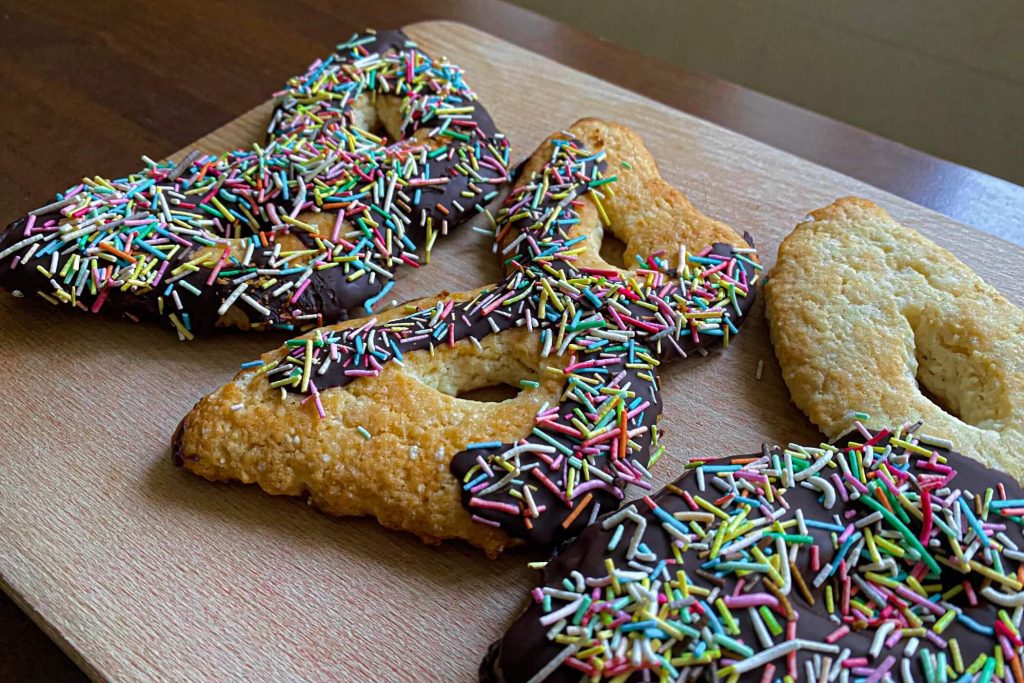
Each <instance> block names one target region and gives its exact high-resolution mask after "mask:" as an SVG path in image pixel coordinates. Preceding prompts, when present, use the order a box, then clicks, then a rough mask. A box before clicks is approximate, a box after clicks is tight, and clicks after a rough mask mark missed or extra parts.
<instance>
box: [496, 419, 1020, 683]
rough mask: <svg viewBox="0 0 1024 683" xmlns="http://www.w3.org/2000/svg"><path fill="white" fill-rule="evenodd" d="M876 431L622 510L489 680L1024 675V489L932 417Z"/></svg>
mask: <svg viewBox="0 0 1024 683" xmlns="http://www.w3.org/2000/svg"><path fill="white" fill-rule="evenodd" d="M861 429H862V431H860V432H854V433H852V434H850V435H847V436H846V437H844V438H842V439H840V440H839V441H838V442H837V444H836V445H835V446H828V445H822V446H820V447H800V446H795V445H790V446H788V447H772V448H768V447H765V448H764V450H763V451H762V452H761V453H754V454H752V455H749V456H737V457H734V458H723V459H718V460H716V459H702V460H700V461H699V462H696V463H691V465H690V466H688V467H689V469H688V471H687V472H686V473H685V474H684V475H683V476H682V477H681V478H679V479H678V480H677V481H675V482H674V483H673V484H672V485H670V486H668V487H666V488H665V489H664V490H662V491H661V492H659V493H658V494H657V495H655V496H653V497H650V498H644V499H643V500H642V501H637V502H635V503H633V504H631V505H629V506H627V507H624V508H623V509H622V510H620V511H619V512H617V513H614V514H612V515H608V516H605V517H604V518H603V519H601V520H599V521H598V523H596V524H594V525H592V526H590V527H589V528H587V529H586V530H585V531H584V532H583V533H582V534H581V535H580V536H579V538H578V539H576V540H575V541H574V542H572V543H571V544H569V545H568V546H566V547H564V548H563V549H562V550H561V551H560V552H559V553H558V554H556V555H555V556H554V557H553V558H552V559H551V560H550V561H549V562H548V564H547V566H546V567H545V569H544V576H543V580H542V583H541V585H540V586H538V587H537V588H535V589H534V590H533V591H532V600H531V603H530V605H529V607H528V608H527V609H526V611H525V612H524V613H523V614H522V616H520V617H519V618H518V619H517V620H516V622H515V623H514V624H513V625H512V627H511V628H510V629H509V631H508V632H507V634H506V635H505V637H504V638H502V640H500V641H498V642H497V643H495V644H494V645H493V646H492V647H491V649H490V651H489V653H488V655H487V657H486V659H485V661H484V662H483V664H482V666H481V669H480V677H481V680H482V681H502V682H506V683H514V682H516V681H542V680H543V681H566V682H568V681H581V680H606V679H607V680H611V679H614V680H623V681H626V680H628V681H641V680H663V679H666V678H667V679H669V680H723V681H726V680H729V681H732V680H739V681H764V680H767V681H776V680H783V679H784V678H785V677H786V676H789V677H790V678H791V679H792V680H801V681H804V680H808V681H819V680H872V681H881V680H887V679H888V680H894V681H896V680H898V681H903V682H906V683H910V682H912V681H926V680H968V681H975V680H1008V681H1009V680H1019V679H1020V676H1021V656H1022V648H1021V646H1022V641H1021V638H1020V625H1021V618H1022V611H1024V607H1022V605H1024V592H1022V586H1021V581H1022V574H1024V569H1022V567H1024V552H1022V551H1021V546H1022V544H1024V535H1022V533H1021V530H1022V521H1024V520H1022V517H1021V515H1022V513H1024V490H1022V489H1021V487H1020V486H1019V485H1018V483H1017V482H1015V481H1014V480H1013V479H1012V478H1010V477H1009V476H1007V475H1005V474H1003V473H1001V472H997V471H994V470H990V469H988V468H985V467H984V466H982V465H981V464H979V463H978V462H976V461H973V460H971V459H968V458H965V457H963V456H961V455H959V454H957V453H955V452H953V451H951V450H950V449H949V444H946V443H943V442H942V440H937V439H930V438H929V437H927V436H924V435H923V434H922V429H921V426H920V425H919V424H918V425H911V426H909V427H901V428H898V429H896V430H894V431H890V430H882V431H881V432H868V431H867V430H863V428H861ZM779 558H783V561H779Z"/></svg>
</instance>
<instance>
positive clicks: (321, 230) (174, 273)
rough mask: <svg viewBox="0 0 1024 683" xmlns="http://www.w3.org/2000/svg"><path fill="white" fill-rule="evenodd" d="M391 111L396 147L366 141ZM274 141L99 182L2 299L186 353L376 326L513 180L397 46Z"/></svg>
mask: <svg viewBox="0 0 1024 683" xmlns="http://www.w3.org/2000/svg"><path fill="white" fill-rule="evenodd" d="M378 50H379V51H378ZM378 99H379V100H381V101H384V100H387V101H388V102H391V103H392V105H393V107H394V111H395V112H397V115H400V116H401V117H402V121H401V125H399V126H398V127H397V131H398V134H399V135H400V139H398V140H397V141H396V142H395V141H392V142H389V141H388V140H387V139H386V136H384V137H382V136H380V135H377V134H376V133H374V132H373V131H370V130H364V129H363V128H361V127H360V126H359V125H358V124H359V122H360V121H362V120H363V119H365V120H368V121H371V122H372V120H373V118H374V117H379V116H380V114H379V112H378V111H377V110H378V109H379V106H380V104H379V102H378V101H377V100H378ZM359 117H362V118H361V119H359ZM357 119H359V120H358V121H357ZM314 124H315V125H314ZM271 128H272V131H271V132H272V134H271V135H270V137H269V138H268V141H267V143H266V145H265V146H263V147H259V146H255V145H254V147H253V149H251V150H244V149H243V150H235V151H232V152H228V153H225V154H223V155H220V156H212V155H199V154H198V153H193V154H190V155H187V156H186V157H185V158H184V159H182V160H180V161H179V162H178V163H171V162H164V163H156V162H152V161H150V160H148V159H146V163H147V165H146V167H145V168H144V169H142V170H140V171H138V172H137V173H134V174H132V175H129V176H127V177H124V178H118V179H114V180H107V179H103V178H86V179H85V180H83V182H82V184H80V185H76V186H74V187H72V188H70V189H68V190H67V191H66V192H64V193H61V194H59V195H58V196H57V198H56V201H55V202H53V203H51V204H49V205H47V206H45V207H42V208H41V209H38V210H35V211H33V212H31V213H30V214H29V215H27V216H25V217H23V218H21V219H19V220H17V221H15V222H14V223H12V224H11V225H10V226H8V228H7V229H6V230H5V231H4V232H3V233H2V234H0V286H3V287H5V288H7V289H9V290H12V291H16V292H20V293H27V294H38V295H39V296H40V297H42V298H44V299H46V300H48V301H50V302H51V303H54V304H67V305H71V306H74V307H76V308H79V309H82V310H85V311H90V312H94V313H95V312H99V311H100V310H101V309H107V310H111V309H114V310H118V311H120V312H123V313H125V314H127V315H129V316H131V317H132V318H136V319H138V318H154V319H164V320H166V321H168V322H169V323H170V324H171V325H172V326H173V327H174V329H175V330H176V331H177V332H178V334H179V336H181V337H182V338H191V337H192V336H193V334H194V333H196V332H198V331H202V330H205V329H208V328H211V327H214V326H233V327H240V328H243V329H265V328H271V327H274V328H281V329H289V330H291V329H308V328H310V327H313V326H316V325H322V324H325V323H330V322H336V321H339V320H344V319H346V318H348V317H349V316H351V315H359V314H362V313H365V312H371V311H372V306H373V304H375V303H376V302H377V301H379V300H380V299H381V298H382V297H383V296H384V295H385V294H386V293H387V291H388V290H389V289H390V288H391V287H392V286H393V284H394V278H395V271H396V269H397V268H399V267H400V266H401V265H411V266H413V267H418V265H419V263H418V260H419V257H418V256H417V253H416V252H417V249H419V248H420V247H421V246H425V247H426V250H427V252H428V253H429V249H430V246H431V245H432V244H433V242H434V240H435V239H436V238H437V237H438V236H439V235H443V234H446V233H447V232H448V230H449V228H450V227H452V226H455V225H457V224H459V223H461V222H463V221H464V220H465V219H466V218H467V217H468V216H470V215H471V214H474V213H476V212H478V211H481V210H483V209H484V207H485V206H486V205H487V203H488V202H490V201H491V200H492V199H494V198H495V197H496V196H497V192H498V190H497V188H498V187H499V186H500V185H501V184H503V183H505V182H506V180H507V165H508V162H509V158H508V145H507V142H506V141H505V139H504V137H503V136H502V135H501V134H500V133H498V132H497V130H496V129H495V127H494V124H493V122H492V121H491V119H490V117H489V116H488V115H487V113H486V112H485V111H484V110H483V108H482V107H481V106H480V105H479V103H477V102H476V98H475V95H474V94H473V93H472V91H470V90H469V89H468V88H467V87H466V86H465V84H464V83H463V81H462V76H461V71H460V70H459V69H458V68H457V67H453V66H451V65H449V64H447V63H446V62H443V61H435V60H433V59H431V58H430V57H429V56H428V55H426V54H425V53H423V52H422V51H420V50H418V49H417V48H416V47H415V46H414V45H412V44H410V43H408V41H407V40H406V39H405V37H404V36H403V35H402V34H401V33H398V32H390V33H387V34H381V35H380V36H375V35H373V34H371V35H368V36H356V37H354V38H353V39H352V40H350V41H349V42H347V43H344V44H342V45H340V46H339V47H338V51H337V52H335V53H334V54H333V55H332V56H331V57H330V58H328V60H323V61H318V62H317V63H316V64H314V65H313V67H311V68H310V70H309V71H308V72H307V73H306V74H305V75H304V76H300V77H296V78H295V79H293V80H292V81H290V82H289V87H288V89H286V91H285V92H284V94H282V96H281V99H280V102H279V104H278V107H277V109H276V110H275V114H274V118H273V122H272V125H271Z"/></svg>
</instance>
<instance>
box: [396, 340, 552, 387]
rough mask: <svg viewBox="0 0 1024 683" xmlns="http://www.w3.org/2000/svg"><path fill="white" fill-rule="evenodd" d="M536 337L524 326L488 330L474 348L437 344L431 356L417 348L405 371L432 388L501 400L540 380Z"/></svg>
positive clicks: (462, 345)
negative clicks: (506, 329)
mask: <svg viewBox="0 0 1024 683" xmlns="http://www.w3.org/2000/svg"><path fill="white" fill-rule="evenodd" d="M536 347H537V343H536V340H535V338H534V337H533V336H532V335H531V333H529V332H528V331H527V330H525V329H516V330H509V331H506V332H504V333H502V334H499V335H494V334H489V335H486V336H485V337H483V339H481V340H480V347H479V348H474V347H473V345H472V344H470V343H469V342H468V341H467V342H459V343H458V344H457V345H456V346H455V347H454V348H447V347H440V348H438V349H437V350H436V352H435V354H434V356H430V355H429V354H426V353H423V352H417V353H416V355H415V356H411V357H410V358H409V360H408V361H407V362H406V365H405V370H404V372H405V373H406V374H408V375H411V376H413V377H415V378H416V379H417V380H418V381H419V382H421V383H423V384H425V385H427V386H428V387H430V388H431V389H434V390H435V391H438V392H440V393H442V394H447V395H448V396H453V397H455V398H457V399H461V400H465V401H476V402H478V403H501V402H503V401H508V400H512V399H515V398H516V397H518V396H519V395H520V394H521V393H523V391H525V390H528V391H534V387H536V386H537V384H538V383H539V381H540V371H541V359H540V357H539V355H537V352H536Z"/></svg>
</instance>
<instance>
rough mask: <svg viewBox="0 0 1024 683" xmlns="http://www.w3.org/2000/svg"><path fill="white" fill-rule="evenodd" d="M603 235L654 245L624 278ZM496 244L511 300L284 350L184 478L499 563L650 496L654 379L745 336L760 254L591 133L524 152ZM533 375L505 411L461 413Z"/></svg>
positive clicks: (217, 403) (607, 131) (206, 420)
mask: <svg viewBox="0 0 1024 683" xmlns="http://www.w3.org/2000/svg"><path fill="white" fill-rule="evenodd" d="M587 142H589V143H590V144H592V145H593V147H592V148H590V149H587V148H585V147H583V145H584V144H586V143H587ZM531 169H534V170H531ZM615 176H619V177H618V178H616V177H615ZM618 183H621V185H617V184H618ZM616 186H621V187H622V188H623V192H622V194H621V195H620V194H618V192H617V191H616V192H612V191H611V190H612V188H613V187H616ZM645 221H646V223H645ZM666 221H667V222H668V224H667V225H666ZM638 225H639V226H644V225H649V226H650V229H647V230H643V231H637V230H636V226H638ZM622 226H627V227H622ZM606 228H607V229H610V230H612V231H613V232H615V233H616V234H618V235H620V236H621V237H622V238H623V240H624V241H625V242H626V243H627V254H629V253H630V252H631V251H635V249H636V248H637V247H636V245H641V246H643V247H644V248H651V249H653V251H651V252H650V253H648V254H647V255H646V256H645V257H644V258H643V259H638V260H637V267H636V268H634V269H631V270H621V269H618V268H615V267H612V266H609V265H608V264H605V263H603V262H602V261H601V260H600V258H599V256H597V247H598V246H599V245H597V244H595V242H598V241H599V239H600V236H601V231H602V230H604V229H606ZM680 233H681V234H680ZM497 238H498V239H497V244H498V245H499V247H500V251H501V252H502V255H503V258H504V259H505V262H506V265H507V268H508V273H509V274H508V275H507V276H506V278H505V279H504V280H503V281H502V282H500V283H499V284H498V285H496V286H493V287H487V288H483V289H480V290H476V291H474V292H467V293H464V294H458V295H454V296H447V295H442V296H440V297H437V298H435V299H431V300H427V301H421V302H417V303H416V304H414V305H412V306H411V308H412V310H413V311H414V312H413V313H412V314H411V315H406V316H404V317H399V312H397V311H392V312H389V313H388V314H386V319H385V316H381V317H380V318H378V319H373V320H369V321H366V322H362V321H360V322H355V323H346V324H343V325H338V326H334V327H330V328H325V329H322V330H317V331H316V332H315V333H313V334H311V335H307V336H305V337H302V338H299V339H296V340H293V341H292V342H289V343H288V346H287V347H286V348H285V349H283V350H282V351H279V352H276V353H274V354H270V355H268V356H264V358H263V360H262V361H259V362H257V363H255V364H252V365H251V366H250V368H249V369H247V370H245V371H243V372H242V373H241V374H240V375H239V376H238V377H237V378H236V379H235V381H234V382H232V383H231V384H229V385H227V386H226V387H224V388H223V389H221V390H220V391H219V392H216V393H214V394H213V395H211V396H210V397H207V398H206V399H204V400H203V401H201V402H200V403H199V404H198V405H197V406H196V408H195V409H193V411H192V413H190V414H189V415H188V416H187V417H186V418H185V420H183V422H182V425H181V427H180V428H179V431H178V433H177V434H176V436H175V455H176V458H177V460H178V462H179V463H182V464H184V465H185V466H186V467H188V468H189V469H192V470H193V471H195V472H197V473H199V474H202V475H203V476H206V477H208V478H211V479H241V480H242V481H256V482H259V483H260V485H261V486H262V487H263V488H264V489H266V490H268V491H270V492H272V493H289V494H303V493H306V492H308V493H309V494H310V495H311V498H312V500H313V501H314V502H315V503H316V504H318V505H319V506H321V507H323V508H324V509H326V510H328V511H330V512H334V513H337V514H373V515H374V516H376V517H377V518H378V520H380V521H381V522H382V523H383V524H385V525H387V526H393V527H399V528H403V529H408V530H410V531H413V532H415V533H417V534H419V535H420V536H421V537H423V538H424V539H425V540H435V539H441V538H449V537H460V538H465V539H467V540H469V541H470V542H472V543H474V544H476V545H479V546H481V547H483V548H484V549H485V550H486V551H487V552H489V553H491V554H494V553H496V552H498V551H500V549H501V548H502V547H503V546H504V545H506V544H507V543H508V541H509V536H512V537H518V538H522V539H524V540H526V541H527V542H530V543H532V544H536V545H540V546H550V545H551V544H553V543H555V542H557V541H558V540H559V539H562V538H565V537H568V536H570V535H572V534H573V533H575V532H576V531H577V530H578V529H579V528H581V527H582V526H583V525H584V524H586V523H587V521H589V520H590V519H592V518H593V517H594V516H595V515H596V514H597V513H598V511H599V510H600V509H602V507H604V508H607V507H608V506H612V505H617V504H618V501H619V500H620V499H621V498H622V496H623V493H622V490H623V488H624V487H625V486H626V485H627V484H630V483H634V484H639V485H642V486H649V483H647V480H648V478H649V475H648V473H647V466H648V465H649V463H650V462H651V459H652V454H651V449H652V447H656V444H657V430H656V426H655V423H656V421H657V419H658V416H659V415H660V412H661V400H660V398H659V394H658V376H657V367H658V365H659V364H660V363H661V362H664V361H667V360H670V359H672V358H677V357H685V356H687V355H690V354H692V353H694V352H695V351H699V350H702V349H703V348H705V347H707V346H709V345H710V344H712V343H715V342H718V341H724V342H726V343H727V342H728V339H729V338H730V337H731V336H732V335H734V334H736V333H737V332H738V327H739V325H740V324H741V323H742V321H743V319H744V317H745V316H746V314H747V313H748V311H749V310H750V306H751V305H752V303H753V299H754V285H755V283H756V280H757V271H758V270H759V269H760V266H759V265H758V264H757V262H756V260H755V257H754V256H753V254H752V251H753V249H752V248H750V247H749V245H747V244H746V242H745V241H743V239H742V238H740V237H739V235H737V234H735V233H734V232H732V231H731V230H730V229H729V228H728V227H727V226H724V225H723V224H721V223H718V222H715V221H711V220H710V219H707V218H705V217H704V216H702V215H700V214H699V213H698V212H697V211H696V209H694V208H693V207H692V205H691V204H690V203H689V202H688V201H687V200H686V199H685V197H683V196H682V194H681V193H679V192H678V191H677V190H675V189H674V188H671V187H669V186H668V185H667V184H665V183H664V182H663V181H662V180H661V179H660V177H658V175H657V169H656V167H655V165H654V163H653V160H652V159H651V158H650V155H649V153H648V152H647V151H646V150H645V149H644V148H643V146H642V144H641V142H640V140H639V138H638V136H636V135H635V134H634V133H632V132H631V131H629V130H628V129H626V128H625V127H623V126H618V125H615V124H607V123H603V122H600V121H596V120H592V119H587V120H583V121H580V122H579V123H577V124H576V125H575V126H573V128H572V129H570V132H569V133H567V134H559V135H556V136H553V137H552V138H551V139H550V140H549V141H548V142H546V143H545V144H544V145H542V146H541V148H540V149H538V151H537V152H536V153H535V154H534V155H533V156H532V157H531V160H530V162H529V163H528V164H527V166H526V172H525V173H524V174H523V175H522V177H521V179H520V181H519V183H518V185H517V187H516V189H515V191H514V192H513V193H512V195H511V196H510V197H509V198H508V199H507V200H506V203H505V206H504V208H503V209H502V211H501V213H500V214H499V218H498V231H497ZM708 239H713V240H718V239H724V240H727V241H726V242H714V243H711V244H708V243H707V240H708ZM679 242H682V244H679ZM690 243H693V244H700V245H702V247H701V248H700V249H699V250H698V251H692V250H691V249H690V248H688V245H689V244H690ZM703 245H706V246H703ZM524 375H526V376H527V379H525V380H524V381H523V382H522V386H525V387H528V388H529V390H528V391H527V390H524V391H523V392H522V393H520V394H519V396H517V397H516V398H514V399H510V400H507V401H504V402H502V403H500V404H480V403H476V402H471V401H464V400H461V399H458V398H454V395H455V394H457V392H458V391H460V390H466V389H470V388H473V387H475V386H487V385H489V384H492V383H493V382H495V381H505V382H508V383H519V381H520V380H522V379H523V376H524ZM278 391H280V392H281V393H282V395H283V397H284V399H285V400H284V401H281V400H279V399H278V398H276V397H275V394H276V392H278ZM299 403H305V404H306V405H307V406H308V409H307V410H300V409H299V408H298V405H297V404H299ZM317 414H319V417H320V418H321V419H319V420H317V419H316V418H315V416H316V415H317ZM311 418H313V419H311ZM321 455H322V456H323V457H322V458H321V457H320V456H321ZM657 455H658V452H657V451H655V453H654V455H653V458H656V457H657ZM453 456H454V457H453ZM449 467H450V469H451V474H449V473H448V470H449ZM453 474H454V475H455V476H452V475H453ZM460 491H461V498H462V502H463V504H464V505H465V506H466V510H468V514H467V512H466V510H463V508H462V507H461V506H460V505H459V504H458V500H459V498H460V493H459V492H460Z"/></svg>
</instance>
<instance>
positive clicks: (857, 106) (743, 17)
mask: <svg viewBox="0 0 1024 683" xmlns="http://www.w3.org/2000/svg"><path fill="white" fill-rule="evenodd" d="M512 1H513V2H514V3H516V4H518V5H520V6H522V7H526V8H528V9H531V10H533V11H535V12H538V13H540V14H544V15H547V16H550V17H552V18H554V19H557V20H559V21H563V22H566V23H569V24H572V25H574V26H576V27H578V28H581V29H583V30H586V31H588V32H590V33H593V34H596V35H599V36H601V37H603V38H607V39H609V40H611V41H613V42H616V43H619V44H622V45H626V46H628V47H631V48H633V49H635V50H639V51H641V52H644V53H646V54H649V55H651V56H654V57H658V58H660V59H663V60H665V61H668V62H672V63H674V64H679V65H682V66H686V67H689V68H692V69H696V70H698V71H703V72H705V73H709V74H712V75H714V76H718V77H720V78H723V79H726V80H729V81H732V82H734V83H739V84H740V85H743V86H746V87H748V88H751V89H754V90H758V91H760V92H763V93H765V94H768V95H771V96H773V97H777V98H779V99H782V100H786V101H788V102H792V103H794V104H797V105H800V106H802V107H805V108H807V109H811V110H813V111H817V112H820V113H822V114H825V115H827V116H831V117H832V118H836V119H839V120H841V121H845V122H847V123H850V124H853V125H855V126H859V127H861V128H865V129H867V130H870V131H872V132H875V133H878V134H880V135H883V136H885V137H888V138H891V139H893V140H897V141H899V142H902V143H904V144H906V145H909V146H911V147H915V148H917V149H920V150H922V151H925V152H928V153H930V154H933V155H935V156H939V157H943V158H945V159H949V160H951V161H955V162H957V163H960V164H964V165H966V166H971V167H974V168H977V169H980V170H982V171H986V172H988V173H991V174H992V175H996V176H1000V177H1003V178H1006V179H1008V180H1011V181H1014V182H1016V183H1018V184H1024V0H847V1H845V2H842V1H839V0H717V1H712V0H637V1H635V2H621V1H616V0H512ZM608 59H615V54H614V52H609V54H608Z"/></svg>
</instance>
